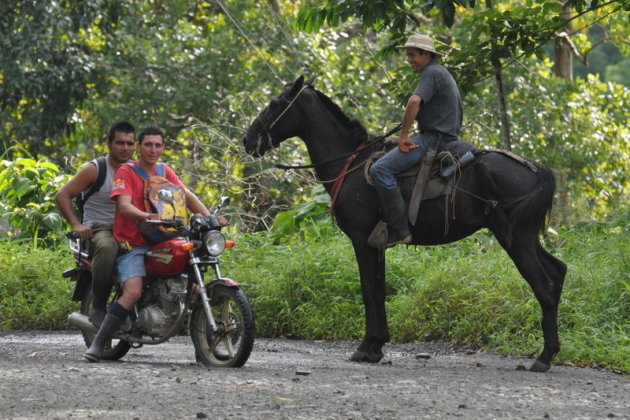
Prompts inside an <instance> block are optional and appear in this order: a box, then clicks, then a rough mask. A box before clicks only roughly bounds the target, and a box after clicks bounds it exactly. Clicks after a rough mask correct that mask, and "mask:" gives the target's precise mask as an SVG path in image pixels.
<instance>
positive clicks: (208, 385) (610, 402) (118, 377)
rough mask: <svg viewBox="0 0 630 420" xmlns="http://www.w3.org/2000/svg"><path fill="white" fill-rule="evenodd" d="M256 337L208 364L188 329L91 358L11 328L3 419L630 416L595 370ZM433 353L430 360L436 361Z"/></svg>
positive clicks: (610, 378)
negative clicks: (241, 358)
mask: <svg viewBox="0 0 630 420" xmlns="http://www.w3.org/2000/svg"><path fill="white" fill-rule="evenodd" d="M355 347H356V343H350V342H309V341H295V340H268V339H257V341H256V344H255V347H254V352H253V353H252V356H251V358H250V359H249V361H248V362H247V364H246V365H245V367H244V368H241V369H205V368H203V367H201V366H198V365H196V364H195V363H194V351H193V347H192V344H191V343H190V341H189V339H188V338H187V337H178V338H176V339H174V340H172V341H171V342H169V343H167V344H163V345H160V346H154V347H150V346H147V347H143V348H141V349H138V350H131V351H130V353H129V354H128V355H127V356H125V357H124V358H123V360H122V361H121V362H106V363H99V364H89V363H87V362H84V361H83V360H82V358H81V354H82V352H83V350H84V349H85V347H84V345H83V342H82V339H81V337H80V335H79V334H78V333H75V332H35V331H29V332H17V333H7V332H4V333H0V418H3V419H5V418H6V419H42V418H45V419H53V418H58V419H81V418H98V419H195V418H209V419H223V418H238V419H242V418H246V419H363V418H369V419H420V418H428V419H437V418H440V419H442V418H471V419H481V418H483V419H493V418H501V419H543V418H552V419H605V418H617V419H618V418H624V419H630V380H629V378H628V375H619V374H615V373H611V372H603V371H598V370H594V369H585V368H575V367H567V366H553V367H552V369H551V371H550V372H547V373H545V374H533V373H529V372H527V371H523V370H520V367H519V366H527V367H529V365H530V364H531V362H532V361H531V360H526V359H513V358H504V357H500V356H497V355H492V354H486V353H474V354H466V353H465V352H455V351H453V349H452V348H451V347H450V346H449V345H445V344H428V343H413V344H404V345H388V346H387V347H386V348H385V350H386V354H387V356H386V359H385V360H384V363H379V364H377V365H368V364H358V363H353V362H349V361H348V358H349V356H350V354H351V353H352V351H353V350H354V348H355ZM427 357H428V358H427Z"/></svg>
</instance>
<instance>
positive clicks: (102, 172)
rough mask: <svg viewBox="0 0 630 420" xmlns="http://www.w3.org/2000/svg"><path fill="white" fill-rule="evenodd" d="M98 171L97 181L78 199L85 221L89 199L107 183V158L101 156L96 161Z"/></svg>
mask: <svg viewBox="0 0 630 420" xmlns="http://www.w3.org/2000/svg"><path fill="white" fill-rule="evenodd" d="M96 170H97V171H98V175H96V180H95V181H94V182H93V183H92V185H90V187H89V188H88V189H87V191H86V192H85V194H83V193H82V194H80V195H79V196H78V197H77V207H78V208H79V212H81V219H83V207H84V206H85V203H86V202H87V201H88V198H90V197H91V196H92V194H94V193H96V192H98V191H100V189H101V187H102V186H103V184H104V183H105V177H106V176H107V157H105V156H101V157H100V158H98V159H96Z"/></svg>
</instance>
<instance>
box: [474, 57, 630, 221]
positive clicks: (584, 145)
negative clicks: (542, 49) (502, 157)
mask: <svg viewBox="0 0 630 420" xmlns="http://www.w3.org/2000/svg"><path fill="white" fill-rule="evenodd" d="M548 73H549V70H545V69H540V70H539V72H536V73H531V72H524V73H522V74H516V75H515V77H514V78H509V79H508V80H507V85H508V86H509V88H510V90H511V92H512V93H510V95H509V101H510V108H509V114H510V120H511V128H512V135H513V141H512V143H513V151H514V152H516V153H519V154H521V155H523V156H527V157H528V158H531V159H534V160H538V161H539V162H541V163H543V164H545V165H547V166H549V167H551V168H552V169H553V170H554V172H555V173H556V177H557V178H558V192H559V196H560V197H561V203H562V204H564V205H565V206H566V208H565V209H564V210H565V211H567V210H569V209H571V210H572V214H573V215H577V216H578V217H579V216H581V217H592V218H599V219H602V218H606V217H610V216H612V215H614V214H615V213H616V212H619V211H621V212H623V211H625V209H626V208H627V206H628V196H629V194H630V175H629V173H628V168H629V167H630V130H629V128H628V125H627V121H628V118H630V112H629V111H628V105H627V104H628V103H630V90H629V89H627V88H625V87H624V86H622V85H618V84H613V83H601V82H600V81H599V79H598V77H597V76H589V77H588V78H587V79H586V80H581V79H578V80H576V81H575V82H568V81H566V80H563V79H557V78H551V77H549V74H548ZM486 89H490V87H487V88H486ZM467 101H470V103H471V104H472V103H474V104H476V105H477V107H478V108H477V109H479V110H484V111H483V112H485V110H488V109H493V108H496V107H497V105H496V101H495V100H494V98H493V97H492V96H491V95H488V92H487V91H479V92H476V93H474V94H471V95H469V97H468V98H467ZM469 109H470V110H472V109H473V108H472V107H471V108H469ZM489 126H490V127H492V128H493V129H491V130H489V129H488V128H489ZM495 130H496V131H495ZM491 132H494V133H496V132H498V121H497V120H496V119H489V118H487V116H483V114H480V115H469V124H468V126H467V127H466V128H465V136H466V137H468V138H470V139H471V140H472V141H473V142H474V143H477V144H481V145H483V146H484V147H488V146H492V147H501V145H500V140H499V138H498V137H497V136H496V135H495V136H490V135H489V134H490V133H491Z"/></svg>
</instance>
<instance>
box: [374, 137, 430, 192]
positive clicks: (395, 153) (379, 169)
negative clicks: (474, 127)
mask: <svg viewBox="0 0 630 420" xmlns="http://www.w3.org/2000/svg"><path fill="white" fill-rule="evenodd" d="M411 141H413V142H414V143H416V144H417V145H419V146H420V147H416V148H415V149H411V150H410V151H408V152H402V151H401V150H400V149H399V148H398V147H396V148H395V149H392V150H390V151H389V152H387V154H386V155H385V156H383V157H382V158H380V159H379V160H377V161H376V162H375V163H374V164H373V165H372V167H371V168H370V176H371V177H372V180H373V181H374V184H375V185H376V186H377V187H380V188H383V189H386V190H393V189H394V188H396V187H398V183H397V182H396V175H397V174H399V173H401V172H403V171H406V170H407V169H409V168H411V167H412V166H414V165H416V164H418V163H420V161H421V160H422V158H423V157H424V155H425V154H426V153H427V151H428V150H429V147H435V146H436V145H437V143H438V138H437V137H429V136H425V135H423V134H418V135H417V136H414V137H412V138H411Z"/></svg>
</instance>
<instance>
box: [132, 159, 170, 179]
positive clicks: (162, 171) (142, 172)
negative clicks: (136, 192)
mask: <svg viewBox="0 0 630 420" xmlns="http://www.w3.org/2000/svg"><path fill="white" fill-rule="evenodd" d="M127 165H129V166H131V169H133V170H134V171H136V173H137V174H138V176H140V178H142V179H144V180H147V179H149V174H148V173H147V172H146V171H145V170H144V169H142V168H141V167H139V166H138V165H136V164H135V163H131V162H127ZM155 172H156V173H155V174H156V176H161V177H162V178H164V177H165V172H166V170H165V169H164V164H163V163H158V164H157V165H156V167H155Z"/></svg>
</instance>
